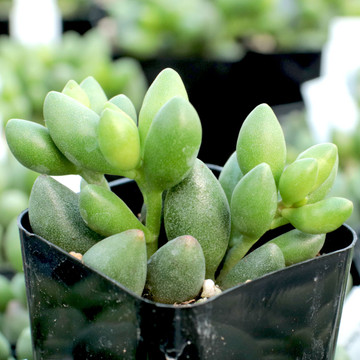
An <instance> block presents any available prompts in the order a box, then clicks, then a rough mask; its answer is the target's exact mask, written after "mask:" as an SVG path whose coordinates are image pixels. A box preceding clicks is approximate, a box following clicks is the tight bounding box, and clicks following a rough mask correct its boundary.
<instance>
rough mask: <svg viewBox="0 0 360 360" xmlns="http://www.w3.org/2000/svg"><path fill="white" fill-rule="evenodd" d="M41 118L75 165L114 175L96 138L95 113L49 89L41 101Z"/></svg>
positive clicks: (60, 147)
mask: <svg viewBox="0 0 360 360" xmlns="http://www.w3.org/2000/svg"><path fill="white" fill-rule="evenodd" d="M44 118H45V123H46V126H47V128H48V129H49V132H50V136H51V138H52V139H53V141H54V143H55V144H56V146H57V147H58V148H59V149H60V151H61V152H62V153H63V154H64V155H65V156H66V157H67V158H68V159H69V160H70V161H71V162H72V163H74V164H76V165H77V166H81V167H85V168H87V169H90V170H92V171H97V172H100V173H103V174H105V173H107V174H116V173H117V170H116V169H114V168H113V167H112V166H111V165H110V164H109V163H108V162H107V161H106V160H105V158H104V156H103V154H102V153H101V151H100V148H99V144H98V141H97V127H98V123H99V119H100V117H99V115H98V114H96V113H95V112H94V111H93V110H91V109H89V108H87V107H86V106H84V105H82V104H80V103H79V102H78V101H76V100H74V99H72V98H71V97H69V96H67V95H64V94H62V93H59V92H56V91H51V92H49V93H48V95H47V96H46V98H45V101H44Z"/></svg>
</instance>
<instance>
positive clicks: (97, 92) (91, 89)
mask: <svg viewBox="0 0 360 360" xmlns="http://www.w3.org/2000/svg"><path fill="white" fill-rule="evenodd" d="M80 87H81V88H82V89H83V90H84V91H85V93H86V95H87V96H88V98H89V100H90V109H92V110H94V111H95V112H96V113H98V114H100V113H101V112H102V110H103V108H104V104H105V102H106V101H107V96H106V94H105V92H104V90H103V88H102V87H101V85H100V84H99V83H98V82H97V81H96V80H95V78H93V77H92V76H88V77H87V78H85V79H84V80H83V81H82V82H81V83H80Z"/></svg>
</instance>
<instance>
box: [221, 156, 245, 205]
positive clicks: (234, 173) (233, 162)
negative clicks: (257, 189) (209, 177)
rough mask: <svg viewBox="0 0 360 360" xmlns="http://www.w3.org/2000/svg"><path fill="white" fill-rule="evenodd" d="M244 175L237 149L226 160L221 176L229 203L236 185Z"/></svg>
mask: <svg viewBox="0 0 360 360" xmlns="http://www.w3.org/2000/svg"><path fill="white" fill-rule="evenodd" d="M242 177H243V173H242V172H241V170H240V167H239V163H238V161H237V156H236V151H235V152H233V153H232V155H231V156H230V157H229V159H228V160H227V161H226V163H225V165H224V167H223V169H222V170H221V173H220V176H219V182H220V184H221V186H222V188H223V189H224V191H225V194H226V197H227V199H228V201H229V203H230V201H231V196H232V193H233V191H234V189H235V186H236V185H237V183H238V182H239V180H240V179H241V178H242Z"/></svg>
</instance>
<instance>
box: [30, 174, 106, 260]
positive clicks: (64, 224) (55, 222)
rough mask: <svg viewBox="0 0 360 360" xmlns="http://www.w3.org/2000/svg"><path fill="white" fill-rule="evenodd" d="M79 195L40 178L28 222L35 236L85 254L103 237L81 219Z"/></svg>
mask: <svg viewBox="0 0 360 360" xmlns="http://www.w3.org/2000/svg"><path fill="white" fill-rule="evenodd" d="M78 202H79V198H78V194H76V193H74V192H73V191H71V190H70V189H69V188H67V187H66V186H64V185H62V184H60V183H59V182H58V181H56V180H55V179H53V178H51V177H50V176H47V175H40V176H39V177H38V178H37V179H36V181H35V183H34V186H33V189H32V191H31V195H30V200H29V219H30V224H31V227H32V229H33V231H34V233H35V234H37V235H39V236H41V237H43V238H45V239H46V240H48V241H50V242H52V243H53V244H55V245H57V246H59V247H61V248H62V249H64V250H65V251H68V252H70V251H75V252H79V253H84V252H85V251H86V250H88V249H89V248H90V247H91V246H93V245H94V244H95V243H97V242H98V241H99V240H100V239H101V238H102V236H100V235H99V234H97V233H96V232H94V231H92V230H91V229H90V228H88V227H87V226H86V224H85V222H84V221H83V219H82V218H81V216H80V211H79V205H78Z"/></svg>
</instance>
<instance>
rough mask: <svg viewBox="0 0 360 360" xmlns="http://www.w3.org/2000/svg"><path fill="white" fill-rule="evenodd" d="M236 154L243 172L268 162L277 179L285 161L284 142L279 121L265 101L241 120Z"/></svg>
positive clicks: (277, 180)
mask: <svg viewBox="0 0 360 360" xmlns="http://www.w3.org/2000/svg"><path fill="white" fill-rule="evenodd" d="M236 154H237V159H238V162H239V166H240V169H241V171H242V172H243V174H246V173H247V172H249V171H250V170H251V169H253V168H254V167H255V166H256V165H258V164H261V163H263V162H264V163H267V164H269V165H270V168H271V171H272V173H273V175H274V179H275V182H276V183H278V182H279V178H280V175H281V173H282V171H283V169H284V166H285V161H286V144H285V138H284V133H283V131H282V128H281V126H280V123H279V121H278V119H277V118H276V115H275V114H274V112H273V111H272V109H271V108H270V106H268V105H267V104H261V105H258V106H257V107H256V108H255V109H254V110H253V111H252V112H251V113H250V114H249V115H248V116H247V118H246V119H245V121H244V122H243V124H242V126H241V128H240V132H239V136H238V139H237V144H236Z"/></svg>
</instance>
